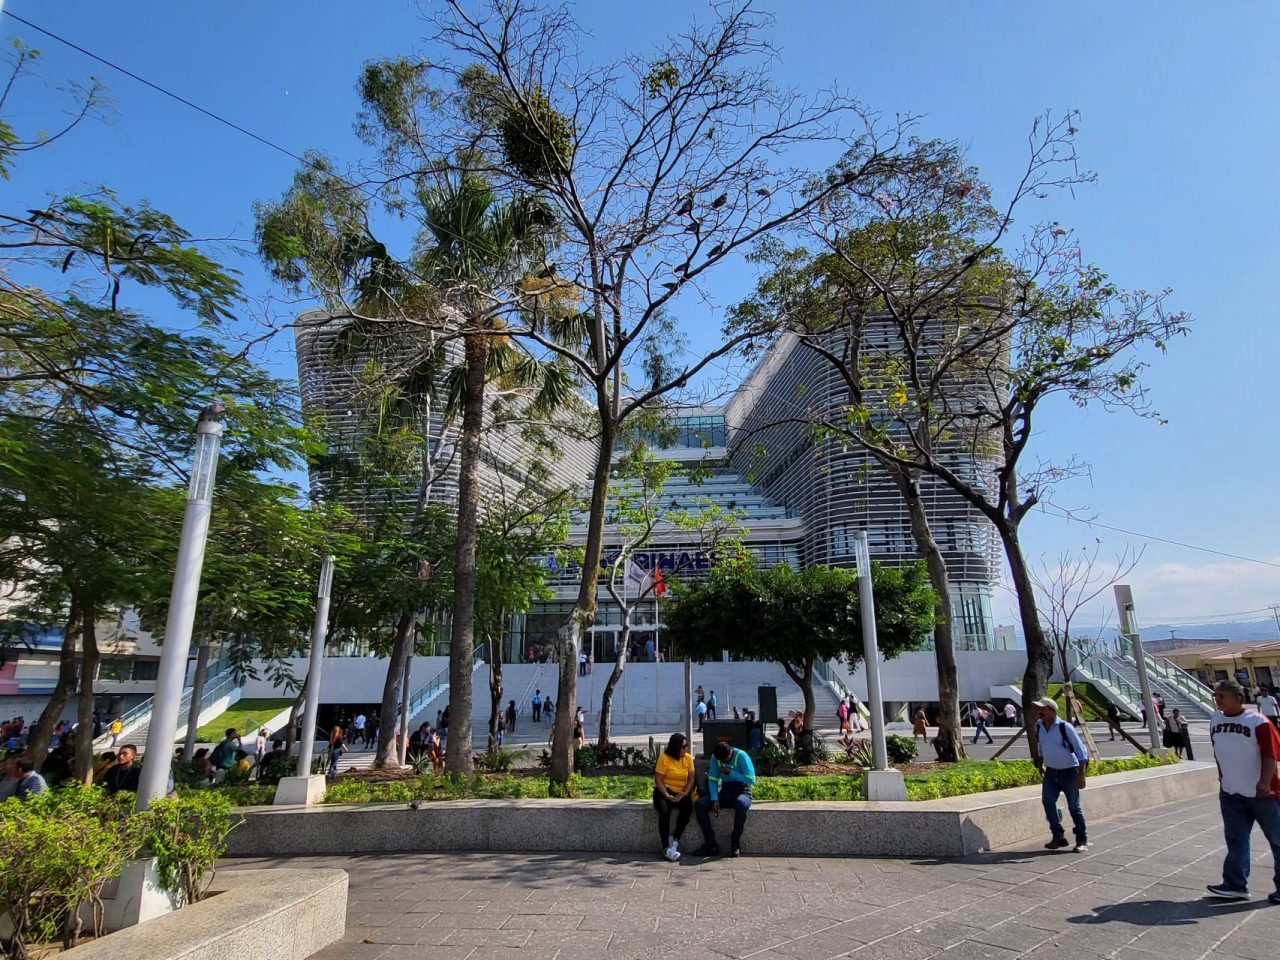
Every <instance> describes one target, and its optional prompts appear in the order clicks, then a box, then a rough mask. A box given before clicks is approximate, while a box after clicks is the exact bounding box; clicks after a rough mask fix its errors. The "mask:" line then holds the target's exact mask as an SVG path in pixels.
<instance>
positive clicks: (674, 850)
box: [663, 840, 680, 863]
mask: <svg viewBox="0 0 1280 960" xmlns="http://www.w3.org/2000/svg"><path fill="white" fill-rule="evenodd" d="M663 856H664V857H666V858H667V859H668V860H670V861H671V862H672V863H675V862H676V861H677V860H679V859H680V847H679V845H678V844H677V843H676V842H675V841H674V840H672V841H671V842H670V843H668V844H667V849H666V852H665V853H664V854H663Z"/></svg>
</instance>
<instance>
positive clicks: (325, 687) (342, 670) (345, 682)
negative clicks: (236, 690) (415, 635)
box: [241, 657, 449, 703]
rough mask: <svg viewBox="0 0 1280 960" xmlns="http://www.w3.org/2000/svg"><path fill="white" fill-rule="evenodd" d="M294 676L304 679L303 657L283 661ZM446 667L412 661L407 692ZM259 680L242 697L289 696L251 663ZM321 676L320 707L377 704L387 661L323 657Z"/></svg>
mask: <svg viewBox="0 0 1280 960" xmlns="http://www.w3.org/2000/svg"><path fill="white" fill-rule="evenodd" d="M286 662H287V663H288V664H289V666H290V669H291V670H292V671H293V675H294V676H295V677H297V678H298V679H299V680H302V679H304V678H305V677H306V675H307V666H308V663H309V661H308V660H307V658H306V657H292V658H290V659H289V660H288V661H286ZM448 665H449V658H448V657H414V658H413V661H412V664H411V667H410V670H411V673H410V684H409V685H410V689H413V690H416V689H418V687H419V686H420V685H421V684H423V683H425V682H426V681H427V680H429V679H431V678H432V677H433V676H435V674H437V673H439V672H440V671H441V670H443V669H445V668H446V667H447V666H448ZM253 666H254V669H255V670H256V671H257V672H258V674H259V679H257V680H249V681H247V682H246V683H245V685H244V690H243V692H242V694H241V696H243V697H246V698H249V699H260V698H269V697H284V696H288V693H286V692H285V691H283V690H281V689H280V688H279V687H274V686H272V685H271V681H270V680H269V679H268V678H267V675H266V665H265V664H264V663H263V662H262V661H261V660H255V661H254V662H253ZM321 669H322V672H321V675H320V702H321V703H377V702H379V701H381V700H382V685H383V683H384V682H385V681H386V679H387V661H386V660H384V659H382V658H380V657H325V658H324V666H323V667H322V668H321Z"/></svg>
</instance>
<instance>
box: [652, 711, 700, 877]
mask: <svg viewBox="0 0 1280 960" xmlns="http://www.w3.org/2000/svg"><path fill="white" fill-rule="evenodd" d="M687 748H688V744H687V742H686V741H685V738H684V734H683V733H673V734H672V735H671V739H670V740H668V741H667V749H665V750H663V751H662V755H661V756H660V757H658V765H657V767H656V768H655V769H654V772H653V808H654V809H655V810H657V811H658V836H659V837H661V838H662V855H663V856H664V857H666V858H667V859H668V860H670V861H671V862H672V863H675V861H677V860H679V859H680V837H681V836H683V835H684V828H685V827H687V826H688V825H689V818H690V817H692V816H693V800H694V784H695V782H696V781H695V778H694V775H693V757H692V756H691V755H690V754H689V750H688V749H687ZM672 811H675V813H676V829H675V832H674V833H672V832H671V813H672Z"/></svg>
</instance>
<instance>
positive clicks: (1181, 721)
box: [1169, 707, 1195, 760]
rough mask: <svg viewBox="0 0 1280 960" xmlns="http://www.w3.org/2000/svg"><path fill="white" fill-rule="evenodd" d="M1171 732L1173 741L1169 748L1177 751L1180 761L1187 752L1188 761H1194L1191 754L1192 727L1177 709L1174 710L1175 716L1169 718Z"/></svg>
mask: <svg viewBox="0 0 1280 960" xmlns="http://www.w3.org/2000/svg"><path fill="white" fill-rule="evenodd" d="M1169 732H1170V739H1171V740H1172V741H1173V742H1172V743H1171V744H1169V746H1172V747H1173V749H1174V750H1176V751H1177V753H1178V757H1179V759H1181V757H1182V755H1183V753H1184V752H1185V753H1186V755H1187V759H1188V760H1194V759H1195V757H1194V756H1193V755H1192V753H1191V725H1190V724H1189V723H1187V718H1186V717H1184V716H1183V715H1182V711H1181V710H1179V709H1178V708H1177V707H1174V708H1173V715H1172V716H1171V717H1170V718H1169Z"/></svg>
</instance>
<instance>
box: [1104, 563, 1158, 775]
mask: <svg viewBox="0 0 1280 960" xmlns="http://www.w3.org/2000/svg"><path fill="white" fill-rule="evenodd" d="M1112 590H1113V592H1114V593H1115V596H1116V607H1117V608H1118V609H1119V611H1120V633H1121V634H1122V635H1123V636H1125V637H1127V638H1128V640H1129V642H1130V643H1131V644H1132V646H1133V662H1134V663H1136V664H1137V666H1138V696H1140V697H1142V703H1140V704H1139V706H1140V707H1142V712H1143V713H1144V714H1146V717H1147V733H1148V734H1150V736H1151V752H1152V753H1153V754H1158V753H1163V752H1164V744H1163V743H1161V741H1160V718H1159V717H1158V716H1156V707H1155V704H1154V703H1152V701H1151V680H1150V678H1149V677H1148V676H1147V655H1146V654H1145V653H1143V651H1142V639H1141V637H1140V636H1139V635H1138V617H1137V614H1136V613H1135V612H1134V608H1133V590H1132V589H1130V587H1129V586H1128V585H1126V584H1123V583H1117V584H1116V585H1115V586H1114V587H1112Z"/></svg>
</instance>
